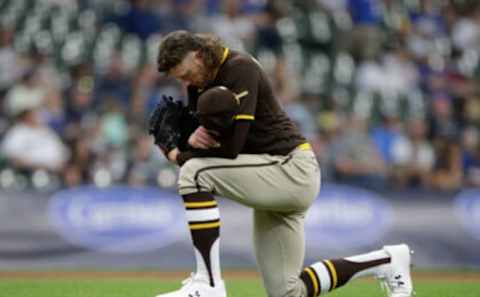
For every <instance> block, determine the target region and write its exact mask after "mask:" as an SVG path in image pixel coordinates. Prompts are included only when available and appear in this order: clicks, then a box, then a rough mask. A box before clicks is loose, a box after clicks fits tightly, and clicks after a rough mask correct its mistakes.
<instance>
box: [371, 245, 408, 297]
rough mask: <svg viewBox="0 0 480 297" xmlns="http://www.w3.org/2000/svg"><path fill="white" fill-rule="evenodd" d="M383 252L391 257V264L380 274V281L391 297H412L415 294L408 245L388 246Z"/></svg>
mask: <svg viewBox="0 0 480 297" xmlns="http://www.w3.org/2000/svg"><path fill="white" fill-rule="evenodd" d="M383 250H384V251H385V252H387V254H389V255H390V259H391V262H390V264H388V265H386V266H385V268H384V269H382V271H381V272H380V273H379V275H378V279H379V280H380V281H381V282H382V285H383V287H384V288H385V290H386V291H387V295H388V296H389V297H411V296H412V292H413V287H412V278H411V276H410V261H411V258H410V254H411V253H412V252H411V250H410V248H409V247H408V245H406V244H399V245H386V246H384V247H383Z"/></svg>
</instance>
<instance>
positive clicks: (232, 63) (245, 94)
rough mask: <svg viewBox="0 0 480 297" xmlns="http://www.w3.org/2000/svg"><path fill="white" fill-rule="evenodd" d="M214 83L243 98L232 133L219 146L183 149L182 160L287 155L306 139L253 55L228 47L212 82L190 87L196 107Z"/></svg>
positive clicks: (191, 103)
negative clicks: (200, 97) (284, 108)
mask: <svg viewBox="0 0 480 297" xmlns="http://www.w3.org/2000/svg"><path fill="white" fill-rule="evenodd" d="M214 86H225V87H227V88H228V89H229V90H230V91H232V92H234V93H235V94H236V95H237V97H239V98H240V99H239V100H240V102H239V105H240V107H239V112H238V114H237V115H236V117H235V125H234V128H233V130H232V133H231V135H228V136H227V137H224V138H223V139H221V140H220V143H221V146H220V147H219V148H212V149H208V150H200V149H191V150H188V151H184V152H182V153H180V154H179V156H178V158H177V161H178V163H179V164H183V163H184V162H185V161H187V160H188V159H190V158H193V157H224V158H236V156H237V155H238V154H271V155H287V154H288V153H289V152H291V151H292V150H294V149H295V148H296V147H297V146H298V145H300V144H302V143H305V142H306V139H305V138H304V137H303V136H302V135H301V133H300V132H299V130H298V128H297V127H296V126H295V124H294V123H293V121H292V120H291V119H290V118H289V117H288V116H287V114H286V113H285V112H284V111H283V109H282V108H281V106H280V104H279V102H278V100H277V99H276V98H275V96H274V92H273V90H272V86H271V84H270V81H269V78H268V76H267V74H266V73H265V71H264V70H263V69H262V67H261V66H260V64H259V63H258V61H257V60H255V59H254V58H253V57H251V56H250V55H247V54H243V53H239V52H236V51H230V50H229V49H228V48H226V49H225V51H224V59H223V61H222V64H221V65H220V67H219V69H218V71H217V73H216V76H215V78H214V80H213V81H212V83H210V84H209V85H208V87H206V88H205V89H203V90H202V89H199V88H197V87H192V86H190V87H189V88H188V96H189V107H190V108H192V109H195V108H196V106H197V100H198V97H199V96H200V95H201V94H202V92H203V91H205V90H206V89H209V88H211V87H214Z"/></svg>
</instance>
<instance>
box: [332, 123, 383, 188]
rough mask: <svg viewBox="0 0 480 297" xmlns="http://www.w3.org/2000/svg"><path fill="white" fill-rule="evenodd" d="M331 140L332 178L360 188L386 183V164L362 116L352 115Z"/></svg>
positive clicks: (379, 185)
mask: <svg viewBox="0 0 480 297" xmlns="http://www.w3.org/2000/svg"><path fill="white" fill-rule="evenodd" d="M347 122H348V123H346V125H345V126H344V127H342V129H341V131H340V134H339V135H338V136H337V137H336V138H335V139H334V140H333V143H332V153H333V154H334V157H333V159H334V162H335V163H334V164H335V175H336V179H337V180H338V181H340V182H342V183H348V184H352V185H356V186H360V187H366V188H370V189H375V190H381V189H383V188H384V187H385V186H386V176H385V174H386V167H385V163H384V162H383V159H382V157H381V155H380V153H379V152H378V151H377V148H376V146H375V144H374V143H373V141H372V139H371V138H370V136H369V135H368V124H367V121H366V119H364V118H361V117H358V116H356V115H354V114H351V115H350V118H349V119H348V120H347Z"/></svg>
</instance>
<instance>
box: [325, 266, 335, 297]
mask: <svg viewBox="0 0 480 297" xmlns="http://www.w3.org/2000/svg"><path fill="white" fill-rule="evenodd" d="M325 263H327V266H328V270H330V272H331V273H332V287H331V288H330V290H333V289H335V288H336V287H337V271H336V270H335V266H333V263H332V262H331V261H330V260H325Z"/></svg>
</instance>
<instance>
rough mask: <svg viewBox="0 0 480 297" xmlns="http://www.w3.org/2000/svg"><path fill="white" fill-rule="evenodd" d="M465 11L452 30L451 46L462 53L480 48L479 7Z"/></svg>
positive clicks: (477, 5)
mask: <svg viewBox="0 0 480 297" xmlns="http://www.w3.org/2000/svg"><path fill="white" fill-rule="evenodd" d="M472 6H473V7H469V8H467V9H465V11H464V13H463V15H461V16H460V18H459V19H458V20H457V21H456V22H455V23H454V25H453V28H452V41H453V46H454V47H455V48H457V49H460V50H462V51H468V50H477V51H478V49H479V48H480V5H479V4H478V3H475V4H473V5H472Z"/></svg>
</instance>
